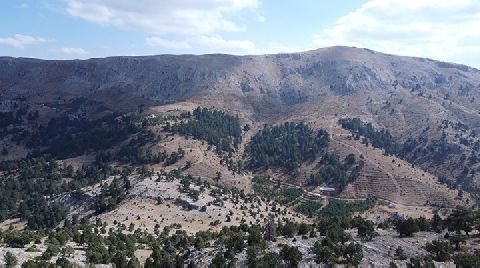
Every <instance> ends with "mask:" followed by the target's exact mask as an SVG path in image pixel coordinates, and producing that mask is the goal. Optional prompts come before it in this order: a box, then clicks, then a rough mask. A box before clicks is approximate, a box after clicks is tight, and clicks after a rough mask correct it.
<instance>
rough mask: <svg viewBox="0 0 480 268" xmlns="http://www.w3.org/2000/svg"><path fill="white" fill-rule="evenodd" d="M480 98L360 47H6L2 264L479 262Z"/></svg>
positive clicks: (450, 72)
mask: <svg viewBox="0 0 480 268" xmlns="http://www.w3.org/2000/svg"><path fill="white" fill-rule="evenodd" d="M478 99H480V71H478V70H477V69H474V68H471V67H467V66H463V65H456V64H450V63H444V62H438V61H434V60H430V59H422V58H410V57H400V56H394V55H389V54H382V53H378V52H374V51H371V50H366V49H358V48H351V47H331V48H324V49H319V50H314V51H307V52H301V53H292V54H277V55H262V56H231V55H220V54H216V55H202V56H193V55H183V56H172V55H161V56H145V57H111V58H104V59H90V60H85V61H44V60H36V59H26V58H8V57H4V58H0V126H1V129H0V150H2V153H1V155H0V160H1V163H0V201H1V202H0V222H1V225H0V228H1V230H2V231H0V245H1V246H0V264H1V263H3V262H6V261H5V259H4V256H5V254H6V252H14V254H15V255H16V256H17V261H18V262H19V264H22V263H23V265H22V267H36V265H37V266H38V265H40V266H41V267H49V266H48V265H53V263H56V264H57V265H60V266H62V267H63V266H65V267H70V266H69V265H78V266H82V265H86V264H88V263H90V264H114V265H116V266H119V267H140V266H142V267H184V266H188V267H233V266H234V265H235V264H236V265H238V266H239V267H246V266H248V265H250V267H252V266H253V267H291V266H297V265H300V266H301V267H306V266H308V265H320V264H325V265H332V264H344V265H360V266H362V265H363V266H365V267H366V266H368V265H374V266H375V265H376V266H378V267H382V266H388V265H390V266H391V267H396V266H392V264H391V263H392V262H393V263H394V264H395V265H398V266H399V267H405V266H406V265H407V264H408V265H414V264H413V263H415V262H416V263H418V265H422V264H423V265H427V264H428V265H430V264H433V263H435V264H436V265H442V264H452V263H456V264H459V263H463V262H467V261H473V262H475V261H476V262H475V263H480V262H479V261H478V258H479V255H478V254H477V253H476V250H478V249H479V248H478V245H479V244H478V231H477V228H478V226H479V225H478V223H479V222H480V217H479V213H478V211H477V210H476V208H477V202H478V198H479V196H480V195H479V193H480V184H479V182H480V180H479V176H480V172H479V171H480V151H479V150H480V137H479V136H477V133H480V105H479V102H478V101H476V100H478ZM404 229H406V230H404ZM394 245H399V246H400V247H401V248H402V249H401V250H398V248H397V247H396V246H394ZM399 251H404V252H400V253H399ZM399 255H401V256H399ZM475 258H477V259H475ZM29 262H30V264H29ZM252 263H256V264H255V265H253V264H252ZM28 265H30V266H28ZM42 265H43V266H42ZM302 265H303V266H302ZM72 267H73V266H72ZM409 267H416V266H409ZM465 267H469V266H465Z"/></svg>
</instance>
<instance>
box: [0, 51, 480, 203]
mask: <svg viewBox="0 0 480 268" xmlns="http://www.w3.org/2000/svg"><path fill="white" fill-rule="evenodd" d="M0 100H1V102H0V110H1V118H0V123H1V126H2V129H3V130H2V132H1V133H0V134H1V135H0V138H1V139H2V141H1V143H0V146H3V155H2V159H19V158H22V157H26V156H27V155H29V156H39V155H43V154H45V153H47V154H50V155H53V156H54V157H56V158H57V159H61V160H66V161H70V162H72V163H73V162H75V161H80V160H78V159H84V158H88V157H87V156H89V157H90V159H91V157H94V156H92V155H98V153H99V152H100V151H102V152H103V151H109V152H110V151H112V150H113V151H115V150H118V148H119V146H120V145H122V144H125V143H126V140H128V139H130V138H131V137H132V136H133V135H134V134H135V133H136V132H135V131H132V132H129V131H130V130H131V129H129V128H127V127H125V126H123V125H122V127H118V126H115V129H114V131H112V132H106V133H100V134H99V132H98V131H97V132H93V133H94V134H92V133H87V134H85V135H84V136H89V135H99V136H101V135H104V136H107V137H108V138H109V139H99V141H100V142H99V143H101V144H95V145H91V146H90V145H89V146H86V145H85V144H88V142H90V141H86V140H88V138H85V137H84V136H82V135H80V134H79V133H77V132H78V131H79V130H78V129H81V128H83V130H82V131H83V132H82V133H84V132H85V131H84V130H85V129H96V128H102V127H101V126H110V125H111V124H114V123H112V122H116V121H115V119H114V118H118V116H122V115H127V114H128V115H132V114H135V115H137V116H138V115H140V116H144V117H145V116H150V115H151V116H153V117H158V116H165V115H171V114H175V112H176V111H180V112H182V111H183V112H188V111H189V112H192V111H193V110H194V109H195V108H196V107H199V106H200V107H209V108H212V109H217V110H221V111H224V112H225V113H226V114H230V115H232V116H238V117H239V119H240V122H241V124H242V126H244V125H248V126H249V129H248V130H247V131H245V133H244V134H243V135H244V136H243V140H242V142H241V143H240V146H239V148H238V149H236V150H235V151H234V152H233V154H230V155H229V156H228V157H227V159H225V161H222V159H224V158H225V157H224V156H222V155H219V154H215V153H214V152H212V150H210V149H209V148H207V145H205V144H204V143H201V144H203V145H201V144H200V141H193V140H191V139H185V137H184V136H185V135H183V136H182V135H178V134H176V135H174V137H176V138H175V139H174V140H172V141H168V140H167V137H169V134H168V133H166V132H165V131H164V130H162V129H160V128H158V127H157V128H152V131H153V132H154V133H155V135H157V139H153V140H149V141H148V142H145V143H144V144H142V150H147V149H148V150H153V151H159V150H166V151H168V152H170V151H175V149H177V148H176V147H185V148H189V149H188V150H190V151H191V152H188V151H187V153H186V156H185V159H183V160H181V161H180V162H178V163H177V164H173V166H172V167H175V165H177V166H181V165H183V164H185V163H187V162H189V163H190V165H191V167H189V170H190V171H191V173H192V174H193V175H199V176H203V177H208V178H213V177H215V176H216V175H215V174H216V173H217V172H220V173H222V174H223V176H224V177H225V179H226V180H227V181H228V180H232V183H233V184H235V183H237V181H236V180H242V178H243V180H245V177H243V176H244V174H247V175H269V176H274V177H278V178H281V180H282V181H289V182H291V183H294V184H297V185H305V187H307V186H306V185H308V181H309V177H310V176H311V175H312V174H316V173H317V172H318V170H319V167H320V166H321V165H323V164H322V162H321V157H315V158H314V159H310V160H309V161H303V162H302V163H300V165H299V167H298V169H297V170H296V172H295V173H294V174H293V173H292V172H286V171H285V170H283V169H282V168H278V167H277V168H275V167H273V168H272V167H268V168H263V169H255V170H252V169H250V170H249V171H244V172H242V173H241V177H239V176H240V175H239V174H235V172H233V174H232V172H230V171H229V170H228V168H227V164H226V163H227V162H228V160H233V161H237V160H241V159H249V157H250V156H249V155H248V146H247V144H248V143H249V140H250V138H251V137H252V136H254V135H255V133H256V132H257V131H259V130H260V129H262V128H263V126H264V125H265V124H268V125H278V124H281V123H284V122H305V123H306V124H308V125H309V126H310V127H311V128H312V129H313V130H314V131H317V130H319V129H324V130H326V131H327V132H328V133H329V134H330V144H329V145H328V151H329V152H334V153H335V154H337V155H339V157H340V159H343V158H345V157H346V156H348V155H349V154H354V156H355V157H356V159H357V160H358V159H361V161H362V162H363V165H364V167H363V168H362V170H361V171H359V174H357V175H356V177H355V179H353V180H352V181H349V182H348V185H346V186H345V187H344V189H343V188H342V189H341V190H342V191H341V192H339V193H337V194H338V195H340V196H342V197H344V198H348V199H356V198H365V197H367V196H371V195H373V196H377V197H380V198H384V199H387V200H391V201H395V202H399V203H403V204H413V205H425V204H436V205H453V204H455V203H456V202H457V201H458V199H461V198H462V197H461V196H462V192H461V191H460V192H459V191H458V190H454V189H455V188H462V189H465V190H468V191H470V192H472V193H475V192H476V190H477V187H478V186H479V176H480V175H479V174H480V173H479V172H477V171H478V170H479V168H480V164H479V163H478V159H480V152H479V147H480V142H479V137H478V135H477V133H480V112H479V111H480V102H479V101H478V100H480V71H479V70H477V69H475V68H471V67H468V66H464V65H459V64H453V63H446V62H440V61H434V60H430V59H424V58H412V57H401V56H395V55H389V54H383V53H378V52H375V51H371V50H368V49H360V48H351V47H330V48H323V49H318V50H313V51H307V52H301V53H291V54H277V55H259V56H231V55H220V54H215V55H201V56H195V55H179V56H174V55H160V56H144V57H110V58H102V59H89V60H71V61H58V60H48V61H46V60H37V59H27V58H9V57H3V58H0ZM178 114H179V113H178ZM178 114H176V115H178ZM106 118H108V119H106ZM354 118H358V119H359V120H358V121H355V122H356V126H355V127H353V128H349V127H348V126H345V125H344V124H340V121H339V120H341V119H354ZM74 119H75V120H77V121H81V122H82V123H81V126H82V127H79V124H80V123H75V124H76V125H71V122H72V120H74ZM368 123H371V124H368ZM125 125H128V124H127V123H125ZM359 126H360V127H361V128H359ZM72 129H74V131H73V130H72ZM127 129H128V130H127ZM72 131H73V132H72ZM75 131H77V132H75ZM63 133H68V135H70V136H69V137H70V138H69V139H71V140H72V141H78V140H79V137H81V139H82V141H84V140H85V141H84V143H82V144H80V145H78V144H77V145H76V146H77V147H75V148H74V149H71V148H68V150H70V149H71V150H70V151H68V150H67V149H65V150H66V151H68V152H64V153H58V151H59V150H61V149H64V148H65V147H62V148H56V149H55V148H54V147H55V146H56V145H59V144H62V143H61V142H60V141H61V138H62V135H63ZM95 133H96V134H95ZM112 133H116V134H118V133H122V135H123V134H124V135H123V136H122V135H120V134H119V136H118V137H117V136H115V135H113V134H112ZM135 135H136V134H135ZM51 137H58V139H56V140H53V138H52V140H49V139H51ZM385 137H387V138H385ZM200 140H201V139H200ZM385 140H388V141H385ZM119 144H120V145H119ZM186 144H188V145H186ZM392 144H393V145H392ZM202 146H204V147H202ZM387 147H390V148H394V149H392V150H387ZM0 148H1V147H0ZM46 148H47V149H46ZM189 154H190V156H189ZM201 155H204V156H205V159H203V160H202V159H200V156H201ZM82 156H83V158H82ZM72 159H74V160H72ZM81 161H83V160H81ZM81 161H80V162H81ZM218 163H221V164H218ZM77 164H78V163H77ZM320 169H321V168H320ZM238 183H240V182H238ZM323 184H328V181H327V182H325V183H323ZM324 186H329V185H324ZM245 187H247V186H245Z"/></svg>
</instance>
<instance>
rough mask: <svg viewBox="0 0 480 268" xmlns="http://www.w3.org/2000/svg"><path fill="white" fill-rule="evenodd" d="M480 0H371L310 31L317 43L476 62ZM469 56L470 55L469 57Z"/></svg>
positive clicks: (479, 40) (479, 43)
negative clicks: (330, 23)
mask: <svg viewBox="0 0 480 268" xmlns="http://www.w3.org/2000/svg"><path fill="white" fill-rule="evenodd" d="M479 29H480V1H476V0H402V1H398V0H370V1H369V2H367V3H365V4H364V5H363V6H361V7H360V8H358V9H357V10H355V11H353V12H351V13H349V14H347V15H345V16H344V17H341V18H340V19H338V20H337V21H336V22H335V24H334V25H333V26H332V27H330V28H327V29H325V30H324V31H323V32H321V33H320V34H316V35H314V36H313V43H314V44H315V45H317V46H332V45H348V46H358V47H368V48H371V49H375V50H379V51H383V52H388V53H394V54H402V55H410V56H420V57H431V58H435V59H440V60H448V61H459V62H467V63H471V64H477V65H478V60H480V58H479V57H477V58H476V59H473V58H472V57H471V56H473V55H476V54H478V53H480V30H479ZM469 58H470V60H469Z"/></svg>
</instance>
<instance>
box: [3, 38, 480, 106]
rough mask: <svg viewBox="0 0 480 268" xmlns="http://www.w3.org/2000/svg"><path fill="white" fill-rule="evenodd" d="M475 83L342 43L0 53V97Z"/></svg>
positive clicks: (288, 100)
mask: <svg viewBox="0 0 480 268" xmlns="http://www.w3.org/2000/svg"><path fill="white" fill-rule="evenodd" d="M479 84H480V72H479V71H478V70H476V69H473V68H470V67H467V66H463V65H456V64H450V63H443V62H437V61H432V60H428V59H420V58H409V57H398V56H391V55H386V54H381V53H376V52H373V51H370V50H366V49H356V48H347V47H332V48H325V49H319V50H315V51H309V52H305V53H295V54H278V55H265V56H242V57H237V56H230V55H202V56H192V55H182V56H171V55H162V56H148V57H112V58H105V59H90V60H85V61H79V60H74V61H43V60H36V59H22V58H0V94H1V97H2V100H6V99H11V98H18V97H27V98H28V97H33V96H36V95H38V94H41V95H44V94H45V93H46V92H49V93H52V94H62V95H66V96H70V95H71V96H89V97H92V98H93V97H102V96H105V97H106V96H108V95H109V94H123V95H125V97H132V96H134V97H139V98H143V99H146V100H149V101H155V102H158V103H167V102H175V101H178V100H182V99H185V98H188V97H190V96H192V95H198V94H204V92H213V93H215V92H217V93H218V92H222V91H231V92H234V93H236V94H238V95H243V96H255V97H262V98H267V99H269V100H272V99H273V100H278V102H279V103H283V104H294V103H302V102H306V101H308V100H311V99H312V98H314V97H316V96H321V95H325V94H340V95H346V94H356V93H360V92H368V93H375V92H385V91H386V92H394V91H395V90H396V88H397V87H403V88H408V89H414V90H418V91H421V92H426V93H427V94H428V92H429V91H438V92H442V93H450V95H451V97H454V96H458V97H462V96H467V95H469V94H470V93H472V92H475V93H478V89H479V86H480V85H479Z"/></svg>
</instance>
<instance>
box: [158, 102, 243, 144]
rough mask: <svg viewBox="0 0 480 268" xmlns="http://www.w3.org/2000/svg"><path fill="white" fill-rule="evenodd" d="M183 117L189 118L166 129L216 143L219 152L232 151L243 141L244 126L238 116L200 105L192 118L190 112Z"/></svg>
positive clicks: (167, 126)
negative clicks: (241, 125)
mask: <svg viewBox="0 0 480 268" xmlns="http://www.w3.org/2000/svg"><path fill="white" fill-rule="evenodd" d="M182 117H183V118H186V119H189V120H188V121H187V122H184V121H181V122H180V123H177V124H173V125H169V124H167V125H166V127H165V130H167V131H172V132H178V133H181V134H184V135H188V136H192V137H194V138H196V139H202V140H205V141H207V142H208V143H209V144H210V145H214V146H215V147H216V150H217V152H218V153H221V152H232V151H233V150H235V149H237V148H238V145H239V144H240V142H241V141H242V128H241V127H240V121H239V120H238V116H231V115H228V114H225V113H224V112H222V111H218V110H211V109H208V108H201V107H198V108H196V109H195V110H194V111H193V118H190V117H191V115H190V114H189V113H187V114H184V115H183V116H182Z"/></svg>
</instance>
